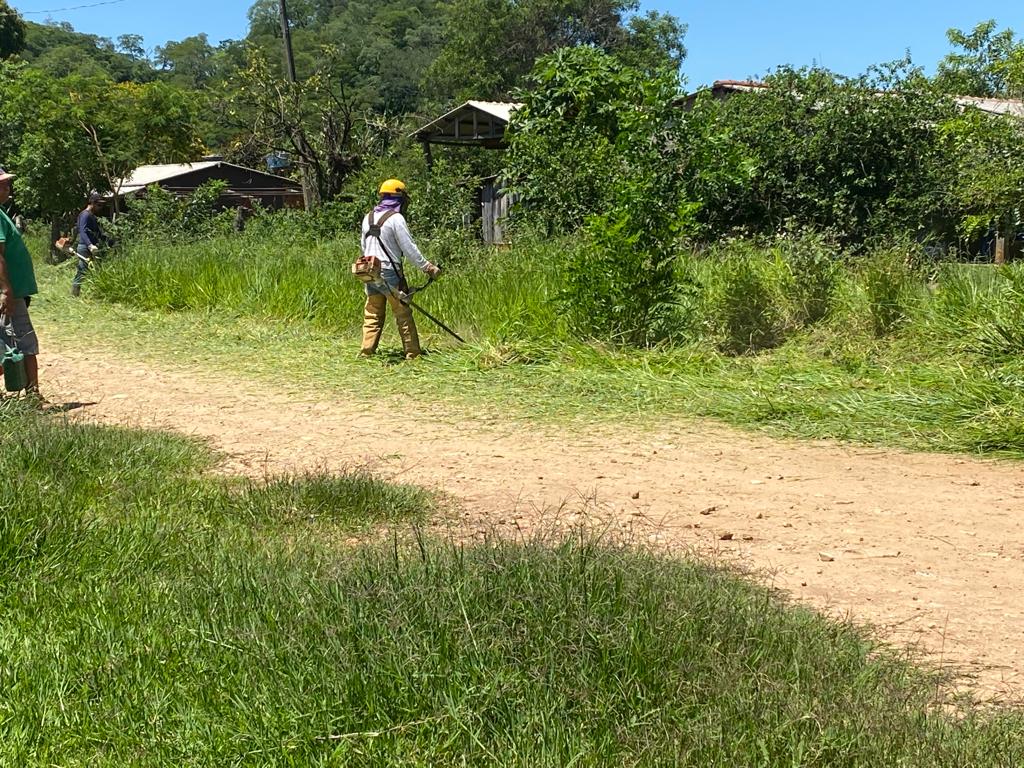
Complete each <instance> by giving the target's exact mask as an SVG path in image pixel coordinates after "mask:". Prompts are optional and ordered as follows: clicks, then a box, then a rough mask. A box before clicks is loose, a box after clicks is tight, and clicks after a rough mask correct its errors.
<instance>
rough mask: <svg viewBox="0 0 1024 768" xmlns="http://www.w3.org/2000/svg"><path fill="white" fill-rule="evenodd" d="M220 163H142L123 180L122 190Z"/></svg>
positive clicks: (134, 188)
mask: <svg viewBox="0 0 1024 768" xmlns="http://www.w3.org/2000/svg"><path fill="white" fill-rule="evenodd" d="M215 165H220V163H219V162H217V161H216V160H207V161H200V162H197V163H170V164H167V165H140V166H139V167H138V168H136V169H135V170H134V171H132V175H131V176H129V177H128V178H127V179H123V180H122V181H121V186H120V188H121V191H122V192H131V191H133V190H136V189H140V188H141V187H148V186H149V185H150V184H156V183H157V182H159V181H167V179H173V178H174V177H176V176H183V175H185V174H186V173H191V172H192V171H201V170H202V169H203V168H211V167H213V166H215Z"/></svg>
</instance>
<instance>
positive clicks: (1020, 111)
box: [676, 80, 1024, 118]
mask: <svg viewBox="0 0 1024 768" xmlns="http://www.w3.org/2000/svg"><path fill="white" fill-rule="evenodd" d="M769 87H770V86H769V85H768V84H767V83H762V82H758V81H756V80H716V81H715V82H714V83H712V84H711V85H710V86H709V87H707V88H701V89H700V90H698V91H694V92H693V93H689V94H687V95H686V96H683V97H682V98H681V99H679V100H678V101H677V102H676V103H677V104H678V105H679V106H680V107H682V108H683V109H685V110H690V109H693V105H694V103H695V102H696V101H697V98H698V97H699V96H700V95H702V94H704V93H710V94H711V97H712V98H713V99H717V100H719V101H722V100H724V99H727V98H729V97H730V96H732V95H734V94H737V93H751V92H757V91H765V90H767V89H768V88H769ZM878 93H879V94H880V95H881V94H884V93H885V91H879V92H878ZM952 99H953V101H954V102H955V103H956V104H957V105H958V106H959V107H961V108H962V109H965V108H968V107H974V108H975V109H980V110H981V111H982V112H988V113H989V114H991V115H1012V116H1013V117H1020V118H1024V101H1021V100H1020V99H995V98H988V97H980V96H953V97H952Z"/></svg>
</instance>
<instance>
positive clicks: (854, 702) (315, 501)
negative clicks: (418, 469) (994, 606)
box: [0, 402, 1024, 767]
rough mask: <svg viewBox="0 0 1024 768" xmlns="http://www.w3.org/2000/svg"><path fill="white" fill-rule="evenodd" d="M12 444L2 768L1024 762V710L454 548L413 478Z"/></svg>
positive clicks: (827, 638)
mask: <svg viewBox="0 0 1024 768" xmlns="http://www.w3.org/2000/svg"><path fill="white" fill-rule="evenodd" d="M0 435H2V438H3V445H4V450H3V451H2V452H0V508H2V509H3V510H4V514H3V515H2V516H0V765H11V766H15V765H16V766H49V765H61V766H86V765H88V766H119V767H120V766H163V765H166V766H212V765H218V766H219V765H239V766H248V765H251V766H274V765H280V766H349V765H355V766H361V765H381V766H384V765H423V766H449V765H450V766H456V765H501V766H531V767H533V766H567V765H581V766H582V765H588V766H598V765H608V766H611V765H614V766H621V765H645V766H647V765H651V766H653V765H694V766H706V765H750V766H781V765H801V766H835V765H844V766H891V765H900V766H929V767H930V766H967V765H970V766H1016V765H1020V764H1021V762H1022V761H1024V716H1022V715H1021V714H1020V712H1019V711H1015V710H1009V709H995V708H986V707H981V706H979V705H975V704H972V703H971V702H969V701H966V700H961V701H959V702H958V703H957V704H955V705H954V704H952V703H950V702H946V701H943V700H941V699H939V698H937V696H938V691H939V690H940V689H941V679H940V678H939V677H937V676H936V675H934V674H932V673H930V672H926V671H923V670H921V669H919V668H915V667H913V666H911V665H910V664H908V663H907V662H906V661H905V660H902V659H900V658H898V657H897V656H896V655H894V654H893V653H892V652H891V651H889V650H887V649H885V648H884V647H880V646H879V645H878V644H876V643H875V642H873V641H872V640H871V639H870V638H869V637H868V636H867V635H866V634H864V633H863V632H860V631H858V630H856V629H854V628H852V627H850V626H847V625H844V624H839V623H836V622H833V621H830V620H826V619H824V618H822V617H820V616H818V615H817V614H815V613H813V612H812V611H810V610H808V609H805V608H799V607H794V606H792V605H787V604H786V603H784V602H782V601H781V600H780V599H779V598H778V597H777V596H776V595H775V594H773V593H772V592H770V591H768V590H766V589H762V588H760V587H756V586H753V585H751V584H750V583H748V582H746V581H744V580H742V579H740V578H737V577H736V576H735V575H733V574H731V573H729V572H726V571H723V570H720V569H717V568H713V567H710V566H707V565H701V564H697V563H692V562H685V561H679V560H674V559H665V558H662V557H659V556H656V555H654V554H652V553H649V552H645V551H642V550H638V549H633V548H626V547H623V546H619V545H616V544H614V543H612V542H607V541H605V542H602V541H597V540H594V539H590V538H588V537H586V536H582V535H578V536H570V537H569V538H562V539H558V540H553V539H552V540H549V539H545V538H543V537H540V536H539V537H538V538H535V539H532V540H529V541H522V542H510V541H507V540H499V539H493V540H491V541H488V542H486V543H484V544H481V545H477V546H463V545H457V544H454V543H450V542H444V541H438V540H434V539H431V538H427V537H424V536H423V535H422V534H420V533H418V532H417V529H416V528H415V527H408V523H405V522H403V521H410V520H417V519H423V517H424V516H425V515H427V514H429V513H430V500H429V498H428V497H426V496H424V495H423V494H422V493H421V492H418V491H416V490H415V489H412V488H404V487H392V486H386V485H382V484H380V483H378V482H377V481H374V480H373V479H372V478H367V477H360V476H341V477H327V476H313V477H294V478H284V479H280V480H272V481H270V482H269V483H268V484H266V485H262V484H252V483H245V482H238V481H230V480H225V479H221V478H215V477H212V476H210V475H208V474H206V473H205V470H206V469H207V468H209V467H210V466H211V463H212V462H213V460H214V457H213V456H211V454H210V453H209V452H208V451H207V450H205V449H204V447H203V446H202V445H201V444H198V443H196V442H195V441H191V440H186V439H184V438H178V437H170V436H165V435H160V434H155V433H148V432H138V431H127V430H112V429H101V428H97V427H90V426H82V425H74V424H66V423H63V422H61V421H57V420H54V419H53V417H44V416H40V415H38V414H35V413H31V412H28V411H25V410H23V409H21V408H19V407H18V406H17V404H16V403H12V402H8V403H3V404H0ZM381 523H383V524H385V525H387V526H389V527H390V529H391V530H392V532H393V533H392V535H391V536H389V537H382V536H380V535H377V534H373V535H370V536H366V537H365V538H364V539H363V543H359V542H358V541H357V540H356V538H353V537H359V536H360V535H362V534H366V533H371V532H372V531H375V530H377V529H376V528H371V526H375V525H379V524H381Z"/></svg>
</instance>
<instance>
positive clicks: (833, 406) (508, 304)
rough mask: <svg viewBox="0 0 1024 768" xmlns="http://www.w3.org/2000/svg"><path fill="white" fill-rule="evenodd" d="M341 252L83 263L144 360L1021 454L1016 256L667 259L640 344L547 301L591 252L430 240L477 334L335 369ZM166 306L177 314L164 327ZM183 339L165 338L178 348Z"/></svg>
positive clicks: (754, 254)
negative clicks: (268, 352) (137, 332)
mask: <svg viewBox="0 0 1024 768" xmlns="http://www.w3.org/2000/svg"><path fill="white" fill-rule="evenodd" d="M355 247H356V246H355V243H354V242H340V243H339V242H323V241H320V242H318V241H312V240H311V241H308V242H302V243H296V242H292V243H291V244H289V243H287V242H285V241H284V240H282V241H281V242H277V241H273V240H266V239H265V238H252V239H245V238H241V239H240V238H220V239H215V240H213V241H208V242H200V243H196V244H194V245H192V246H189V247H188V248H182V247H180V246H174V247H170V246H161V245H159V244H146V245H144V246H143V245H139V246H137V247H136V248H134V249H132V250H129V251H128V252H127V253H126V254H124V256H122V257H118V258H116V259H111V260H110V261H109V262H108V263H107V264H105V265H104V267H103V268H102V269H101V270H98V271H97V272H96V274H95V275H94V276H93V285H91V286H89V290H90V291H91V292H94V295H97V296H99V297H100V298H102V299H105V300H107V301H111V302H116V303H119V304H121V305H123V306H128V307H136V308H141V309H143V310H145V311H154V310H155V311H157V312H158V314H156V315H151V316H150V317H149V319H147V320H146V321H145V322H144V323H142V325H145V326H146V327H145V333H146V334H147V336H148V338H147V339H146V343H145V344H144V345H143V346H142V347H140V351H144V352H147V353H148V352H150V351H152V350H154V349H159V348H161V344H162V342H161V341H160V339H159V338H158V337H159V335H160V334H161V333H165V335H166V333H176V334H178V335H179V336H180V327H187V328H188V329H189V336H188V342H187V343H188V344H189V346H190V347H192V348H193V349H195V350H196V351H197V352H199V351H201V350H202V349H207V350H208V351H207V353H206V354H208V355H209V356H210V357H211V358H216V359H217V364H218V366H219V367H228V368H231V367H238V366H239V365H240V363H239V362H238V361H237V360H235V362H232V361H233V360H234V359H235V358H234V357H232V355H234V356H235V357H237V355H238V354H240V353H241V347H239V344H240V343H241V344H242V345H243V346H244V345H245V344H248V343H250V342H249V341H246V339H249V340H250V341H251V345H253V346H254V350H253V351H252V352H250V353H248V354H247V359H246V362H245V367H246V372H247V373H251V372H253V368H254V367H259V366H260V365H264V363H262V362H260V360H258V359H257V358H261V359H262V357H265V355H258V354H255V347H256V346H262V347H264V348H266V347H267V346H268V345H275V346H276V347H277V349H276V351H275V353H274V354H275V355H280V356H281V359H280V362H281V363H285V362H288V363H290V364H292V365H293V367H294V368H295V369H297V370H299V369H301V370H305V371H306V372H307V373H306V375H309V376H311V377H319V378H317V383H318V385H321V386H326V387H328V388H331V387H339V386H341V387H343V386H353V387H355V386H362V385H363V384H364V383H367V382H369V381H376V380H379V379H380V377H381V376H385V377H386V378H387V379H388V381H389V382H390V386H391V387H392V388H393V390H394V391H396V392H401V391H402V389H403V387H407V388H410V391H413V390H415V391H417V392H419V391H422V388H423V387H428V388H429V389H430V391H432V392H435V393H436V394H438V395H439V396H440V395H442V394H443V395H444V396H446V397H449V398H452V401H453V402H455V401H458V402H461V403H463V404H464V406H466V407H469V406H472V407H473V408H477V409H480V408H484V409H487V408H492V409H493V408H496V407H498V406H496V405H494V403H500V404H501V406H500V410H501V412H502V414H504V415H506V416H515V415H516V414H520V415H523V416H524V417H528V418H531V419H549V420H555V421H559V420H567V419H568V420H577V419H578V420H580V421H581V422H582V423H585V422H587V421H589V420H593V419H601V418H621V417H622V416H625V415H629V416H631V417H634V418H641V419H643V418H651V419H654V420H657V419H658V418H659V417H661V416H666V415H677V416H678V415H682V416H686V415H689V416H701V417H714V418H717V419H723V420H725V421H727V422H730V423H733V424H739V425H745V426H753V427H756V428H758V429H766V430H768V431H769V432H771V433H773V434H781V435H792V436H798V437H827V438H839V439H844V440H854V441H859V442H866V443H874V444H884V445H896V446H903V447H907V448H913V449H924V450H943V451H965V452H973V453H982V454H989V455H1005V456H1015V457H1019V456H1021V455H1024V430H1022V429H1021V427H1020V425H1021V424H1022V423H1024V399H1022V392H1024V390H1022V381H1024V377H1022V371H1021V368H1022V363H1021V356H1020V350H1021V349H1022V348H1024V335H1022V331H1021V329H1024V316H1022V310H1021V309H1020V308H1021V306H1024V301H1022V300H1021V298H1022V293H1024V277H1022V275H1024V270H1022V269H1021V267H1019V266H1016V265H1011V266H1008V267H1004V268H1000V269H996V268H993V267H990V266H973V265H962V264H952V263H949V264H931V263H929V262H927V261H923V260H922V257H921V252H920V250H919V249H917V248H915V247H914V246H912V245H909V244H902V245H901V244H896V245H893V246H889V247H888V248H886V249H882V250H877V251H874V252H872V253H869V254H866V255H861V256H858V257H856V258H850V257H848V256H845V255H843V254H839V253H837V252H836V251H835V250H834V249H832V248H830V247H829V245H828V244H827V243H826V242H824V241H823V240H821V239H820V238H813V237H806V238H789V239H783V240H777V241H773V242H769V243H752V242H749V241H742V240H737V241H729V242H725V243H723V244H721V245H720V246H719V247H717V248H715V249H712V250H710V251H703V252H700V253H692V254H683V255H682V256H681V257H680V258H679V259H678V260H677V266H676V279H675V286H676V288H675V290H674V291H673V292H672V293H671V295H670V296H668V297H667V298H669V299H670V302H671V303H670V304H668V305H667V306H668V308H669V311H668V312H665V313H662V315H661V319H660V320H659V322H660V323H661V326H660V329H659V330H660V332H661V333H662V334H663V338H662V341H661V342H659V343H657V344H654V345H653V346H652V347H650V348H647V349H637V348H631V347H626V346H622V345H617V344H615V343H613V342H607V341H593V340H587V339H586V337H585V336H582V335H581V334H580V333H579V332H578V330H577V329H574V328H572V327H570V326H569V324H568V321H567V319H566V316H565V314H564V313H561V312H560V311H559V303H558V302H559V297H563V300H570V301H572V300H575V297H571V296H570V297H565V294H564V291H565V284H564V282H563V281H562V280H561V276H562V270H563V269H564V268H565V264H566V263H567V261H568V260H572V261H573V263H575V264H577V265H584V266H585V265H586V263H587V262H586V255H587V252H586V246H585V244H581V243H579V242H544V241H530V240H527V241H526V242H523V243H520V244H518V245H515V246H513V247H511V248H508V249H504V250H499V251H493V250H489V249H483V248H480V247H476V246H466V247H465V248H462V249H452V248H448V249H446V250H445V251H444V252H443V253H442V252H435V251H434V250H433V247H432V244H429V243H428V244H427V245H426V251H427V254H428V256H429V257H430V258H433V259H435V260H437V261H439V262H440V263H443V264H447V265H448V266H449V274H448V275H447V276H445V278H444V279H442V280H441V281H439V282H438V283H437V284H436V285H435V286H433V287H431V289H430V291H429V292H427V293H425V294H423V299H422V300H423V303H424V305H425V306H428V307H429V308H430V310H431V311H432V312H434V313H435V314H437V315H439V316H440V317H442V318H443V319H444V320H445V321H446V322H447V323H449V324H450V325H452V326H453V327H455V329H456V330H457V331H458V332H459V333H460V334H461V335H463V336H464V337H466V338H467V339H468V340H469V341H470V344H469V345H468V346H467V347H458V348H457V347H455V346H454V345H452V344H451V343H450V340H448V339H446V338H445V337H444V335H443V334H441V333H439V332H435V331H434V330H433V329H432V328H431V326H430V324H429V322H427V321H422V322H421V332H422V333H424V334H425V335H426V336H427V338H428V343H429V344H431V345H432V346H433V347H434V348H435V349H440V350H443V351H444V352H445V354H443V355H436V356H433V357H432V359H431V361H430V363H429V366H428V368H429V369H428V368H425V367H422V366H421V367H414V368H412V369H408V370H407V369H405V368H404V367H401V366H399V367H395V368H385V369H383V370H381V369H377V368H374V369H373V370H369V369H367V368H365V367H362V368H356V367H354V363H352V362H349V358H350V357H351V354H350V353H351V352H352V351H353V349H350V347H351V346H352V345H351V344H346V341H347V340H353V339H356V338H357V336H358V325H359V323H360V319H361V315H362V311H361V305H362V301H363V298H362V293H361V288H360V286H359V284H358V283H357V282H356V281H354V280H353V279H352V278H351V276H350V275H349V273H348V265H349V263H350V261H351V260H352V258H353V257H354V255H355ZM55 311H57V312H59V311H60V310H55ZM72 311H73V312H74V311H77V310H74V309H73V310H72ZM168 311H169V312H171V313H172V314H171V315H168V317H175V316H177V317H181V318H182V319H183V320H184V321H185V322H186V325H185V326H181V323H180V322H170V321H168V322H163V321H162V320H161V319H160V318H161V317H162V316H163V314H164V313H165V312H168ZM85 313H88V309H86V310H85ZM207 313H209V314H207ZM577 316H578V313H577ZM204 318H206V319H204ZM169 326H178V327H179V330H178V331H171V330H168V328H169ZM236 326H237V327H236ZM159 328H164V331H160V330H158V329H159ZM101 332H102V333H113V334H115V335H116V332H117V330H116V329H103V330H102V331H101ZM387 333H390V329H388V330H387V331H386V334H387ZM224 334H227V336H230V337H231V342H232V343H231V345H230V346H231V347H232V350H233V351H231V350H228V349H226V346H227V345H226V343H225V342H224V340H223V339H221V338H220V337H221V336H224ZM225 338H227V337H225ZM387 339H388V336H385V347H386V346H387V343H388V341H387ZM181 345H182V340H181V339H180V338H179V339H178V340H177V342H176V344H173V345H172V344H170V343H169V342H168V343H167V344H163V347H164V348H166V349H167V350H168V351H167V352H166V354H168V355H173V354H175V353H176V352H180V349H181ZM172 348H173V349H172ZM311 355H312V356H313V358H312V359H314V360H315V365H309V364H308V362H309V360H310V359H311V357H310V356H311ZM267 366H269V363H268V364H266V365H265V366H264V367H267ZM553 393H557V397H553V396H552V395H553Z"/></svg>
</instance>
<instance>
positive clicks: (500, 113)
mask: <svg viewBox="0 0 1024 768" xmlns="http://www.w3.org/2000/svg"><path fill="white" fill-rule="evenodd" d="M466 105H467V106H470V107H475V108H476V109H479V110H480V111H481V112H486V113H487V114H488V115H494V116H495V117H496V118H498V119H499V120H504V121H505V122H506V123H507V122H508V121H509V120H511V119H512V113H513V112H515V111H516V110H517V109H519V108H520V107H521V106H523V105H522V104H520V103H519V102H515V101H467V102H466Z"/></svg>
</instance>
